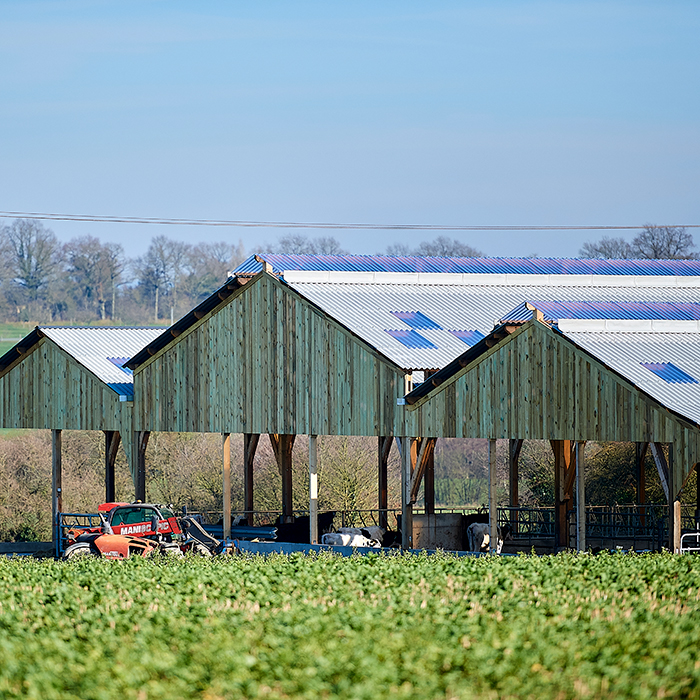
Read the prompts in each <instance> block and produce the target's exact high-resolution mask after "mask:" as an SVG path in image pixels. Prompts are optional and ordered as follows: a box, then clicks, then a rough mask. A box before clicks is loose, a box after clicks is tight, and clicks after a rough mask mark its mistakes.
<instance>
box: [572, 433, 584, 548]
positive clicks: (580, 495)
mask: <svg viewBox="0 0 700 700" xmlns="http://www.w3.org/2000/svg"><path fill="white" fill-rule="evenodd" d="M584 445H585V443H583V442H577V443H576V448H575V455H576V460H575V462H576V549H577V550H578V551H579V552H585V551H586V484H585V481H584V472H585V461H584V455H583V448H584Z"/></svg>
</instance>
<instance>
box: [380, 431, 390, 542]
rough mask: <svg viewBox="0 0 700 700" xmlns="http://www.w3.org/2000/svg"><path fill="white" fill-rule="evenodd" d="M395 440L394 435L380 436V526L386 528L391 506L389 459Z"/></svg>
mask: <svg viewBox="0 0 700 700" xmlns="http://www.w3.org/2000/svg"><path fill="white" fill-rule="evenodd" d="M393 441H394V438H392V437H381V436H380V437H379V441H378V442H379V448H378V462H379V472H378V475H377V482H378V483H377V491H378V495H379V502H378V507H379V526H380V527H383V528H384V529H385V530H386V529H387V528H388V527H389V517H388V513H387V509H388V507H389V479H388V476H387V463H388V461H389V452H391V444H392V442H393Z"/></svg>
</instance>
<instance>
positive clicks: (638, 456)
mask: <svg viewBox="0 0 700 700" xmlns="http://www.w3.org/2000/svg"><path fill="white" fill-rule="evenodd" d="M634 448H635V449H634V453H635V454H634V471H635V481H636V482H637V505H643V504H644V503H646V500H647V494H646V469H645V468H644V461H645V460H646V457H647V450H648V449H649V443H648V442H636V443H635V444H634Z"/></svg>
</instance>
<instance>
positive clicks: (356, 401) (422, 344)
mask: <svg viewBox="0 0 700 700" xmlns="http://www.w3.org/2000/svg"><path fill="white" fill-rule="evenodd" d="M699 291H700V262H699V261H652V260H649V261H601V260H568V261H567V260H547V259H534V260H518V259H451V258H437V259H434V258H429V259H425V258H393V257H388V256H277V255H270V256H265V259H263V258H260V257H258V256H254V257H252V258H250V259H249V260H248V261H246V262H245V263H244V264H243V265H241V266H240V267H239V269H238V270H236V271H235V272H234V273H232V275H231V277H230V278H229V279H228V280H227V282H226V283H225V284H224V285H223V286H222V287H221V288H220V289H218V290H217V291H216V292H215V293H214V294H212V295H211V296H210V297H209V298H208V299H207V300H206V301H204V302H203V303H202V304H200V305H199V306H198V307H197V308H195V309H193V310H192V311H191V312H190V313H189V314H187V315H186V316H185V317H183V318H182V319H180V320H179V321H178V322H177V323H175V324H174V325H173V326H172V327H171V328H169V329H167V330H166V331H161V332H159V331H149V332H150V333H152V335H150V336H148V338H145V337H144V338H142V339H140V341H139V342H140V344H139V346H138V347H134V349H133V351H132V352H131V353H129V354H131V359H130V360H129V361H128V362H126V363H124V362H122V363H121V365H118V364H117V363H115V362H112V360H113V359H114V358H112V360H109V361H110V362H111V363H112V367H113V368H114V369H115V370H116V371H118V372H121V373H122V374H123V373H124V372H125V371H130V370H133V374H134V376H133V403H132V401H131V400H130V396H129V395H128V394H127V393H125V394H123V395H124V396H127V399H126V400H121V401H120V400H119V394H118V392H115V391H114V390H113V389H110V388H109V386H108V385H109V381H106V380H105V378H101V377H100V375H99V373H96V371H95V369H94V368H91V367H90V366H89V365H88V364H87V363H86V362H84V361H81V360H80V359H79V354H80V352H81V350H80V347H78V346H80V345H81V343H82V344H85V343H87V342H88V338H92V337H93V336H87V335H86V336H85V337H84V339H83V338H82V336H81V337H80V338H78V336H77V335H76V336H75V338H74V339H75V340H76V342H77V343H78V346H76V348H75V349H74V350H72V351H71V352H72V353H73V354H71V353H70V352H69V353H68V356H65V353H66V350H65V348H63V349H61V348H60V347H59V346H58V345H57V348H56V352H59V355H58V356H60V357H61V358H63V360H62V361H63V362H64V364H65V361H66V357H67V361H68V365H67V366H66V367H69V369H70V371H68V369H66V368H65V367H64V366H63V365H61V364H60V362H59V363H58V364H56V362H55V361H54V360H53V359H52V358H53V355H52V354H51V353H55V351H54V349H53V347H52V346H50V347H49V350H46V352H45V354H44V355H41V354H39V355H37V356H36V358H34V360H31V359H30V357H31V355H32V354H36V352H35V350H32V351H31V352H30V353H27V352H22V353H17V352H16V350H18V349H21V350H24V349H25V348H38V347H44V346H46V345H47V342H48V343H53V342H54V341H52V340H51V339H50V338H49V341H47V340H46V337H48V335H49V334H48V331H47V329H43V330H42V329H39V330H38V331H37V336H36V338H34V339H31V338H30V339H29V342H25V341H27V339H25V341H23V342H22V343H20V345H19V346H18V348H17V349H15V351H13V352H14V355H13V354H12V353H10V354H8V355H6V356H5V358H3V359H2V360H0V363H3V362H4V365H3V366H4V369H3V370H2V373H0V381H2V382H4V383H3V384H2V387H3V391H4V392H5V396H6V399H5V401H4V404H3V414H2V421H3V422H2V424H3V425H4V426H6V427H11V426H17V427H47V428H51V429H54V430H59V429H60V428H61V427H75V428H77V429H101V430H106V431H107V430H109V431H120V432H121V434H122V437H123V436H124V435H127V434H128V435H129V436H130V437H129V439H128V440H126V439H125V442H127V441H128V442H129V444H131V443H133V444H134V449H132V450H129V452H130V461H131V465H132V473H133V475H134V480H135V485H136V494H137V497H140V498H144V497H145V493H146V482H145V473H146V469H145V463H146V446H147V444H148V436H149V434H150V432H151V431H170V432H181V431H197V432H199V431H201V432H216V433H221V434H223V436H224V457H223V461H224V480H225V482H226V478H227V474H228V473H229V471H230V455H229V444H230V437H229V436H230V435H231V433H243V434H244V436H245V440H244V444H245V457H244V460H245V470H244V474H245V490H246V494H245V508H246V511H252V510H253V504H254V501H253V480H252V473H253V470H252V464H253V456H254V454H255V450H256V446H257V444H258V441H259V438H260V435H263V434H268V435H269V436H270V440H271V442H272V446H273V448H274V452H275V456H276V458H277V461H278V465H279V467H280V471H281V474H282V483H283V512H284V515H285V516H286V517H291V502H292V500H291V489H292V483H291V454H292V446H293V444H294V438H295V436H296V435H298V434H306V435H309V436H310V450H311V454H310V468H311V474H310V483H311V484H312V488H311V503H310V510H311V512H312V514H313V512H314V510H315V503H314V500H315V493H316V492H315V488H316V476H315V465H316V455H315V445H316V439H315V436H317V435H358V436H374V437H376V438H378V440H379V449H378V454H379V472H378V474H379V476H378V478H379V494H380V496H379V503H378V507H379V510H380V512H381V511H385V510H386V502H387V501H386V460H387V457H388V454H389V450H390V449H391V445H392V443H393V441H394V439H396V438H398V439H399V443H400V445H401V452H402V464H403V469H402V477H403V488H402V501H403V522H404V524H408V526H407V527H405V528H404V530H405V531H404V544H406V545H408V544H410V542H411V531H410V519H411V510H412V503H414V502H415V500H416V496H417V492H418V487H419V485H420V483H421V481H422V480H423V481H424V485H425V495H426V512H428V513H430V512H431V511H432V510H433V509H434V491H433V488H432V478H433V465H432V455H433V450H434V446H435V441H436V439H438V438H440V437H452V436H463V437H482V438H487V439H489V440H495V439H498V438H503V439H506V438H507V439H509V440H510V441H511V475H512V479H511V482H512V483H511V502H515V503H517V454H518V450H519V445H520V444H522V443H521V441H522V440H523V439H543V440H550V441H551V442H552V447H553V450H554V454H555V461H556V465H557V466H556V475H557V493H558V496H557V498H558V502H557V505H558V507H559V512H560V513H561V512H565V510H566V508H570V507H571V505H572V504H573V495H572V494H573V484H574V480H575V468H574V467H575V465H576V463H578V462H577V460H576V459H575V455H576V445H579V446H580V445H581V443H583V442H584V441H587V440H606V439H609V440H625V441H633V442H637V443H638V444H639V445H640V449H646V447H645V446H647V445H648V446H650V449H651V451H652V452H653V454H654V456H655V458H656V462H657V466H658V467H659V471H660V474H661V475H662V477H664V475H665V477H666V485H667V492H668V494H669V499H670V502H671V504H672V505H673V504H674V503H675V500H676V497H677V494H678V491H679V490H680V487H681V485H682V484H683V483H684V482H685V480H686V479H687V476H688V474H689V473H690V471H691V469H692V468H693V466H694V465H695V464H696V463H697V461H698V444H697V430H698V415H697V410H698V409H697V406H698V401H697V397H695V394H693V393H692V391H694V389H693V386H691V385H692V383H693V381H696V378H697V377H698V371H697V370H696V369H695V368H694V367H692V368H686V369H684V367H685V365H684V363H686V362H687V361H688V358H689V357H690V354H689V353H690V351H689V350H688V348H690V347H692V346H693V342H692V341H691V342H690V343H687V342H686V341H687V340H688V338H689V337H690V336H689V335H688V333H689V332H690V330H691V329H690V326H689V325H686V326H684V329H683V330H681V331H676V330H674V329H673V327H672V326H671V325H669V324H673V323H685V324H693V323H695V324H696V327H697V323H698V319H700V311H699V309H700V304H698V303H697V302H698V296H699V295H698V292H699ZM533 313H536V314H539V315H538V316H537V318H536V319H533V318H532V314H533ZM494 323H495V324H496V328H495V329H494ZM595 323H597V324H598V325H597V326H596V325H595ZM616 323H617V324H618V325H617V326H615V324H616ZM567 324H568V326H567ZM577 324H578V325H577ZM586 324H588V325H586ZM591 324H594V325H591ZM601 324H603V325H601ZM620 324H622V325H624V324H628V327H625V328H624V329H623V330H622V331H621V330H620V328H622V326H621V325H620ZM629 324H637V325H636V326H635V325H629ZM639 324H651V327H652V328H653V331H654V332H653V333H652V332H650V331H646V330H644V329H642V327H641V326H640V325H639ZM664 324H666V325H664ZM645 328H646V326H645ZM68 330H73V331H74V332H77V330H78V329H68ZM92 330H95V331H97V330H107V329H92ZM40 333H43V334H44V335H39V334H40ZM51 334H52V337H53V335H56V333H55V332H53V331H51ZM681 336H682V338H681ZM56 342H57V341H56ZM90 342H91V341H90ZM645 343H646V345H645ZM684 343H685V344H684ZM116 347H117V346H116V345H114V348H116ZM652 347H653V348H654V352H652V351H651V348H652ZM695 347H697V345H695ZM629 348H634V349H640V350H641V349H642V348H647V350H645V351H644V353H645V354H644V356H643V357H642V356H640V359H639V361H638V362H637V363H636V364H635V365H634V366H633V367H632V365H629V363H628V364H627V365H624V366H622V365H621V364H620V363H619V360H620V359H621V358H622V359H626V358H629V357H632V356H633V354H634V353H631V352H630V351H629ZM680 348H686V350H688V351H687V352H686V351H683V350H679V349H680ZM657 350H658V352H657ZM677 352H681V355H682V356H679V355H678V354H677ZM61 353H63V354H61ZM683 353H685V354H683ZM103 354H104V353H103ZM114 354H119V355H120V356H122V355H123V357H122V359H123V358H124V357H127V356H128V355H127V352H126V351H125V350H123V349H121V346H120V350H119V352H118V353H117V351H116V349H115V350H114ZM18 355H19V357H20V359H19V360H18V359H17V356H18ZM58 356H57V357H58ZM71 362H72V363H73V364H76V366H77V368H78V369H77V370H76V369H75V368H74V367H73V365H72V364H71ZM640 362H641V363H643V364H641V365H640V364H639V363H640ZM644 363H646V364H644ZM86 368H87V369H86ZM674 368H675V369H674ZM632 369H633V370H634V371H632ZM676 370H681V375H679V374H678V373H677V372H676ZM85 371H87V372H88V374H87V375H86V376H88V377H89V379H90V381H93V375H94V379H96V381H97V384H95V387H96V388H93V387H92V384H90V381H87V380H86V379H85V377H84V376H83V374H84V373H85ZM81 372H82V374H81ZM684 372H685V376H687V377H690V380H681V381H680V382H679V381H677V380H678V377H679V376H682V374H683V373H684ZM13 373H14V374H13ZM30 376H31V377H34V379H32V380H31V381H32V382H38V384H37V387H38V386H39V384H40V383H42V382H43V384H42V386H43V387H44V388H43V389H42V390H41V391H34V390H33V389H31V390H30V389H29V388H28V387H27V385H26V382H27V381H30V380H29V379H27V377H30ZM129 379H130V378H129ZM691 380H692V381H691ZM23 382H24V384H23ZM65 382H67V383H65ZM86 382H87V383H86ZM659 382H661V384H659ZM655 383H656V384H655ZM681 384H682V385H683V386H680V385H681ZM679 386H680V390H679ZM105 387H106V389H105ZM669 387H670V388H669ZM105 390H106V391H107V392H108V393H107V394H100V393H99V392H101V391H102V392H103V391H105ZM42 391H43V393H42ZM689 391H690V392H691V393H690V394H688V393H687V392H689ZM109 392H111V394H110V393H109ZM49 396H50V397H52V399H53V400H52V401H50V402H47V397H49ZM42 397H43V398H42ZM100 397H103V398H100ZM115 397H116V399H115ZM42 401H43V403H42ZM48 403H50V404H51V407H47V405H48ZM115 403H116V404H117V405H118V408H112V406H113V404H115ZM132 406H133V409H132ZM689 406H690V408H688V407H689ZM693 406H694V408H693ZM110 411H114V420H112V422H110V420H111V418H110V417H109V416H110V415H111V414H110ZM693 411H695V412H693ZM64 412H65V416H64V415H63V413H64ZM74 414H80V416H83V417H88V418H89V420H88V419H86V420H82V419H81V420H80V421H79V420H76V419H74ZM20 416H26V417H28V419H27V420H23V419H20V418H19V417H20ZM66 416H70V417H71V418H70V419H68V418H67V417H66ZM117 417H118V420H117ZM20 423H21V425H20ZM112 424H114V425H112ZM123 439H124V437H123ZM662 444H664V445H671V444H672V445H673V449H672V450H671V451H670V455H671V457H670V459H671V463H670V464H665V462H664V452H663V450H662V449H661V447H660V446H661V445H662ZM572 465H573V466H572ZM664 469H665V470H666V471H664ZM224 493H225V494H226V493H229V491H228V489H227V488H226V486H225V488H224ZM581 500H583V493H581ZM673 508H675V506H673ZM673 508H672V509H671V511H672V513H671V515H672V528H671V529H672V532H673V533H674V534H673V537H674V538H675V539H674V542H675V541H676V539H677V531H678V528H675V529H674V523H676V524H677V520H674V518H675V515H674V513H675V511H674V510H673ZM229 509H230V503H229V504H226V503H225V504H224V511H225V513H226V512H228V510H229ZM228 521H229V519H228V518H227V517H225V518H224V522H225V523H226V522H228ZM313 521H314V518H313V517H312V523H313ZM312 527H313V525H312ZM311 537H312V539H313V538H314V532H313V530H312V533H311ZM562 542H563V540H562Z"/></svg>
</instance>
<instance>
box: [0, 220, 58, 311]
mask: <svg viewBox="0 0 700 700" xmlns="http://www.w3.org/2000/svg"><path fill="white" fill-rule="evenodd" d="M2 233H3V237H4V238H6V240H7V242H8V243H9V250H10V253H11V260H10V269H11V274H12V277H13V279H14V281H15V283H16V284H17V285H18V286H19V287H20V288H21V289H22V290H23V292H24V294H25V296H26V298H27V299H28V301H30V302H36V301H38V300H39V299H40V298H42V297H43V296H45V294H46V291H47V288H48V286H49V284H50V283H51V281H52V280H53V279H54V278H55V276H56V274H57V272H58V267H59V264H60V261H61V250H60V246H59V243H58V239H57V238H56V236H55V234H54V233H53V231H51V230H50V229H47V228H45V227H44V226H43V224H42V223H41V222H39V221H34V220H33V219H16V220H15V221H13V222H12V224H10V226H5V227H4V229H3V231H2Z"/></svg>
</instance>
